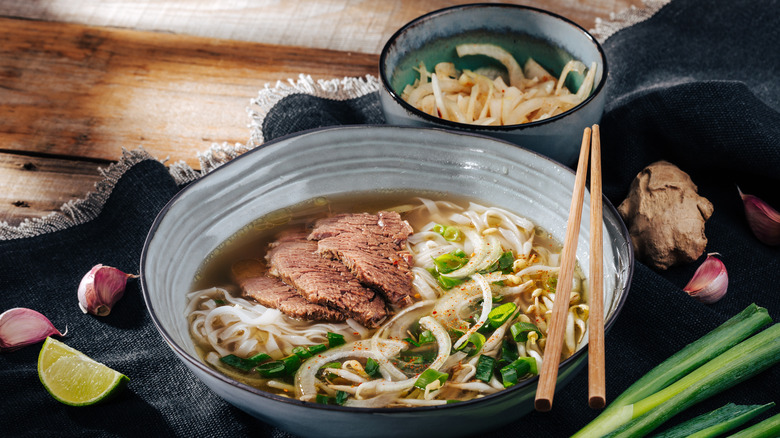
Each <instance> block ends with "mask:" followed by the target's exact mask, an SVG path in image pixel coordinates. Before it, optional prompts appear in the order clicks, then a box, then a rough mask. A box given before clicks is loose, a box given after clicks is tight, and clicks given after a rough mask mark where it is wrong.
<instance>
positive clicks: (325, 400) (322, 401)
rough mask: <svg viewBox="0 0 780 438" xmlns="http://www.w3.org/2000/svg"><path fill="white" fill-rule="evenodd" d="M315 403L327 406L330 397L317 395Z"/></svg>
mask: <svg viewBox="0 0 780 438" xmlns="http://www.w3.org/2000/svg"><path fill="white" fill-rule="evenodd" d="M316 401H317V403H319V404H321V405H327V404H330V397H328V396H327V395H322V394H317V398H316Z"/></svg>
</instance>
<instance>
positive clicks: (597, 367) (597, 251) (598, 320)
mask: <svg viewBox="0 0 780 438" xmlns="http://www.w3.org/2000/svg"><path fill="white" fill-rule="evenodd" d="M591 143H592V145H591V156H590V160H591V161H590V280H589V283H588V285H589V286H590V287H589V289H590V315H589V316H588V331H589V334H588V405H589V406H590V407H591V408H594V409H601V408H603V407H604V406H606V404H607V395H606V388H605V387H606V378H605V375H604V298H603V296H602V295H603V289H604V262H603V252H604V248H603V241H602V236H603V232H602V229H601V227H602V223H603V217H602V202H601V133H600V131H599V125H593V138H592V141H591Z"/></svg>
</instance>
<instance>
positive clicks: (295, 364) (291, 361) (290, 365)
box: [282, 354, 301, 376]
mask: <svg viewBox="0 0 780 438" xmlns="http://www.w3.org/2000/svg"><path fill="white" fill-rule="evenodd" d="M282 363H284V372H285V373H287V375H288V376H291V375H293V374H295V372H296V371H298V368H300V367H301V358H300V357H298V355H296V354H291V355H289V356H287V357H285V358H283V359H282Z"/></svg>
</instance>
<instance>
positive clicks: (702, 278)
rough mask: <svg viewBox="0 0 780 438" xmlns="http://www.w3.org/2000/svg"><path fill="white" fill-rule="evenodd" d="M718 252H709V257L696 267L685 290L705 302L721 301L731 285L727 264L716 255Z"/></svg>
mask: <svg viewBox="0 0 780 438" xmlns="http://www.w3.org/2000/svg"><path fill="white" fill-rule="evenodd" d="M716 255H719V254H717V253H710V254H707V258H706V259H705V260H704V262H703V263H702V264H701V266H699V267H698V269H696V272H694V274H693V278H691V281H689V282H688V284H687V285H685V287H684V288H683V290H684V291H685V292H686V293H687V294H688V295H690V296H691V297H693V298H695V299H697V300H699V301H701V302H702V303H705V304H712V303H715V302H717V301H719V300H720V299H721V298H723V296H724V295H726V290H727V289H728V286H729V274H728V272H727V271H726V265H724V264H723V262H722V261H721V260H720V259H719V258H717V257H715V256H716Z"/></svg>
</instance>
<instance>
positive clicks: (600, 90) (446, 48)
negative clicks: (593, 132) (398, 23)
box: [379, 4, 608, 167]
mask: <svg viewBox="0 0 780 438" xmlns="http://www.w3.org/2000/svg"><path fill="white" fill-rule="evenodd" d="M469 42H479V43H493V44H498V45H500V46H502V47H503V48H504V49H506V50H508V51H509V52H511V53H512V54H513V55H514V57H515V59H517V60H518V62H519V63H520V65H523V63H524V62H525V59H526V58H527V57H528V56H531V57H533V58H534V60H536V61H537V62H539V64H541V65H542V66H543V67H545V68H546V69H547V70H548V71H549V72H550V73H552V74H554V75H555V76H558V75H559V74H560V72H561V70H562V69H563V66H564V65H565V64H566V62H568V61H570V60H571V59H577V60H580V61H582V62H583V63H585V65H588V66H590V65H591V62H596V63H597V65H598V70H597V74H596V79H595V83H594V87H593V91H592V93H591V95H590V97H589V98H588V99H586V100H585V101H584V102H583V103H581V104H580V105H578V106H577V107H575V108H573V109H571V110H569V111H567V112H565V113H563V114H560V115H557V116H554V117H551V118H549V119H546V120H542V121H538V122H531V123H526V124H521V125H507V126H477V125H471V124H466V123H457V122H451V121H448V120H444V119H440V118H438V117H434V116H431V115H429V114H426V113H424V112H423V111H420V110H418V109H417V108H414V107H413V106H412V105H410V104H408V103H407V102H406V101H404V100H403V99H402V98H401V97H400V96H401V93H402V92H403V89H404V87H405V86H406V85H409V84H411V83H412V82H414V80H415V79H416V78H417V77H418V73H417V72H416V71H415V70H414V68H416V67H417V66H418V65H419V64H420V62H421V61H422V62H424V63H425V65H426V67H427V68H428V69H429V70H432V69H433V66H434V65H436V64H437V63H438V62H443V61H448V62H454V63H455V65H456V67H458V68H461V69H462V68H469V69H473V68H476V67H477V65H473V64H470V62H474V61H469V58H459V57H458V55H457V54H456V53H455V45H457V44H461V43H469ZM470 58H472V59H473V58H474V57H470ZM481 62H484V59H483V60H482V61H481ZM607 71H608V70H607V60H606V58H605V55H604V51H603V50H602V48H601V46H600V45H599V43H598V42H597V41H596V39H595V38H593V36H591V35H590V34H589V33H588V32H587V31H586V30H585V29H583V28H581V27H580V26H578V25H577V24H575V23H573V22H571V21H569V20H567V19H565V18H563V17H561V16H558V15H555V14H553V13H550V12H547V11H544V10H541V9H535V8H531V7H526V6H518V5H509V4H474V5H464V6H455V7H451V8H446V9H441V10H439V11H435V12H431V13H429V14H427V15H423V16H422V17H419V18H417V19H415V20H414V21H412V22H410V23H408V24H407V25H405V26H404V27H402V28H401V29H400V30H398V31H397V32H396V33H395V34H394V35H393V36H392V37H390V39H389V40H388V42H387V44H386V45H385V46H384V48H383V49H382V54H381V57H380V60H379V76H380V79H381V82H382V90H381V92H380V102H381V106H382V111H383V112H384V115H385V118H386V120H387V122H388V123H389V124H392V125H411V126H434V127H441V128H446V129H454V130H458V131H465V132H473V133H478V134H484V135H489V136H492V137H496V138H500V139H504V140H508V141H510V142H512V143H515V144H518V145H520V146H523V147H525V148H528V149H531V150H533V151H536V152H539V153H541V154H544V155H546V156H548V157H551V158H553V159H554V160H557V161H559V162H561V163H563V164H565V165H567V166H570V167H573V166H574V165H575V164H576V162H577V156H578V153H579V146H580V141H581V138H582V131H583V129H584V128H585V127H586V126H591V125H593V124H594V123H598V122H599V121H600V120H601V116H602V114H603V112H604V103H605V98H606V92H605V84H606V81H607ZM568 84H569V82H567V85H568ZM572 87H575V88H573V89H574V90H576V89H577V88H578V87H579V83H578V82H577V81H576V80H574V81H573V82H572Z"/></svg>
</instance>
